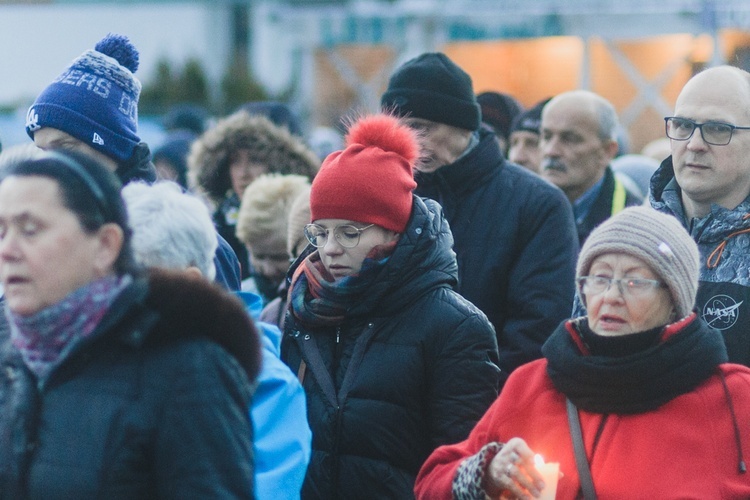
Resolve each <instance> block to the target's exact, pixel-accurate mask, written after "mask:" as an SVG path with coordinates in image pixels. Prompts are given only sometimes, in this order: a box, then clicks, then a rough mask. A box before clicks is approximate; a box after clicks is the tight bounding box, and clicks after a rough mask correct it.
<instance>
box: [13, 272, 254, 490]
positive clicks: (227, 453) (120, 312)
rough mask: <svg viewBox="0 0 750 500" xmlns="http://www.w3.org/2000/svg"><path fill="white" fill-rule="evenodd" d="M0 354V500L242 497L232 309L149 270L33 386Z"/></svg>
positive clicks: (241, 412) (247, 443)
mask: <svg viewBox="0 0 750 500" xmlns="http://www.w3.org/2000/svg"><path fill="white" fill-rule="evenodd" d="M4 340H5V342H3V343H2V345H0V499H3V500H5V499H8V500H10V499H13V500H23V499H27V498H28V499H37V498H39V499H42V498H44V499H70V498H76V499H101V498H107V499H131V498H175V499H178V498H180V499H181V498H232V499H234V498H248V499H250V498H252V492H253V464H252V427H251V425H250V419H249V416H248V412H247V407H248V405H249V399H250V396H251V394H252V386H251V385H250V383H249V382H248V381H249V380H250V381H252V380H254V379H255V376H256V375H257V373H258V371H259V368H260V348H259V340H258V336H257V333H256V331H255V329H254V327H253V324H252V321H251V320H250V319H249V318H248V316H247V314H246V313H245V311H244V309H243V307H242V304H241V303H240V302H239V301H238V300H237V299H235V298H234V297H231V296H230V295H229V294H228V293H225V292H220V291H219V289H218V288H217V287H216V286H215V285H213V284H210V283H208V282H204V281H202V280H200V281H199V280H195V279H190V278H186V277H184V276H178V275H176V274H175V273H169V272H165V271H154V272H152V274H151V275H150V278H146V277H142V278H137V279H136V280H135V281H134V282H133V283H132V284H131V285H129V286H128V287H127V288H126V289H125V290H123V292H122V293H121V294H120V295H119V296H118V298H117V299H116V300H115V302H114V303H113V304H112V306H111V307H110V309H109V310H108V311H107V313H106V314H105V316H104V318H103V319H102V321H101V323H100V324H99V326H98V327H97V329H96V330H95V331H94V332H93V333H92V334H91V335H90V336H89V337H87V338H86V339H85V340H82V341H81V342H80V343H79V344H77V345H76V346H75V347H74V348H73V350H72V351H71V352H70V354H69V355H68V356H67V357H66V358H65V359H64V360H63V361H62V363H61V364H59V365H58V366H57V367H56V368H55V369H54V370H53V371H52V372H51V373H50V376H49V378H48V379H46V380H45V382H44V384H38V383H37V381H36V379H35V377H34V375H33V374H32V373H31V372H30V371H29V370H28V369H27V368H26V366H25V364H24V363H23V361H22V359H21V357H20V355H19V353H18V351H17V350H16V349H15V348H14V347H13V346H12V345H11V343H10V342H9V341H8V337H7V336H6V337H5V339H4Z"/></svg>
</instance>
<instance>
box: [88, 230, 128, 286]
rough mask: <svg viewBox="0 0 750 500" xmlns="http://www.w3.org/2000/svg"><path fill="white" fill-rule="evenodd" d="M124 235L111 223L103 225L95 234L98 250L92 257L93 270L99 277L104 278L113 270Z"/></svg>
mask: <svg viewBox="0 0 750 500" xmlns="http://www.w3.org/2000/svg"><path fill="white" fill-rule="evenodd" d="M124 241H125V234H124V233H123V231H122V228H121V227H120V226H118V225H117V224H114V223H112V222H110V223H107V224H104V225H103V226H102V227H100V228H99V230H98V232H97V242H98V248H97V252H96V256H95V257H94V268H95V269H96V270H97V271H98V273H99V275H100V276H106V275H107V274H109V273H110V272H112V270H113V269H114V265H115V262H117V258H118V257H119V256H120V252H121V251H122V245H123V243H124Z"/></svg>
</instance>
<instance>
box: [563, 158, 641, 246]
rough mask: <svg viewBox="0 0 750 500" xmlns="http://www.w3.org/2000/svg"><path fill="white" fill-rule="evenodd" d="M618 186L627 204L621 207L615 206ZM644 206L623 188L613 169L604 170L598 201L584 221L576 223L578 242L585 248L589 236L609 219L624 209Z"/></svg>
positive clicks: (637, 198)
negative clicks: (617, 185)
mask: <svg viewBox="0 0 750 500" xmlns="http://www.w3.org/2000/svg"><path fill="white" fill-rule="evenodd" d="M616 184H619V187H620V189H623V190H624V191H625V203H624V205H621V206H615V203H614V197H615V186H616ZM642 204H643V199H642V198H641V197H640V196H638V195H637V194H635V193H633V192H631V191H629V190H628V189H627V188H626V187H625V186H623V185H622V183H621V181H619V180H618V179H617V178H616V177H615V174H614V172H613V171H612V168H610V167H607V168H606V169H605V170H604V181H603V182H602V188H601V190H600V191H599V195H598V196H597V197H596V200H594V204H593V205H592V206H591V209H590V210H589V211H588V213H587V214H586V215H585V216H584V217H583V219H582V220H580V221H576V228H577V230H578V241H579V243H580V245H581V246H583V242H584V241H586V238H588V237H589V234H591V231H593V230H594V229H595V228H596V226H598V225H599V224H601V223H602V222H604V221H605V220H607V219H609V218H610V217H612V216H613V215H615V214H616V213H617V212H619V211H621V210H622V209H623V208H625V207H632V206H635V205H642Z"/></svg>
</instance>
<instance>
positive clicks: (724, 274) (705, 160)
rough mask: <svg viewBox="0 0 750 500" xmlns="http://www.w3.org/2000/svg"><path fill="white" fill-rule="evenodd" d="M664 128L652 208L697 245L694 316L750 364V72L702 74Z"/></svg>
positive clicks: (723, 69) (724, 69) (737, 359)
mask: <svg viewBox="0 0 750 500" xmlns="http://www.w3.org/2000/svg"><path fill="white" fill-rule="evenodd" d="M665 127H666V135H667V137H668V138H669V139H670V142H671V148H672V156H670V157H669V158H667V159H666V160H664V161H663V162H662V164H661V166H660V167H659V169H658V170H657V171H656V172H655V173H654V176H653V177H652V178H651V195H650V202H651V206H653V207H654V208H655V209H657V210H659V211H661V212H665V213H669V214H672V215H674V216H675V217H677V219H679V220H680V221H681V222H682V224H683V225H684V226H685V228H687V230H688V231H689V232H690V234H691V236H692V237H693V239H694V240H695V241H696V243H697V244H698V248H699V249H700V253H701V260H702V266H701V275H700V284H699V287H698V296H697V299H696V306H697V312H698V314H699V315H701V316H702V317H703V319H704V320H705V321H706V323H708V324H709V325H710V326H712V327H714V328H716V329H718V330H720V331H721V332H722V334H723V335H724V340H725V343H726V345H727V351H728V353H729V360H730V361H731V362H734V363H741V364H744V365H747V366H750V73H747V72H746V71H743V70H741V69H738V68H734V67H730V66H719V67H715V68H711V69H707V70H705V71H703V72H701V73H698V74H697V75H695V76H694V77H693V78H691V79H690V80H689V81H688V82H687V83H686V84H685V86H684V87H683V89H682V91H681V92H680V94H679V96H678V98H677V102H676V105H675V110H674V116H670V117H667V118H665Z"/></svg>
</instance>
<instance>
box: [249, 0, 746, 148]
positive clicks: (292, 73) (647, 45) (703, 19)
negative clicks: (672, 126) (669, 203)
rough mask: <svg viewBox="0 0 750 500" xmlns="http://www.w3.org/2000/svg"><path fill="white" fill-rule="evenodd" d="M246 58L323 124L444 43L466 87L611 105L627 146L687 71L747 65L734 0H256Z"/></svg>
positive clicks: (647, 127)
mask: <svg viewBox="0 0 750 500" xmlns="http://www.w3.org/2000/svg"><path fill="white" fill-rule="evenodd" d="M253 6H254V9H253V10H254V13H253V26H254V29H252V30H251V31H252V33H253V41H252V48H253V51H252V54H253V58H254V62H253V67H254V68H256V70H257V75H258V76H259V78H261V79H262V80H263V81H265V82H267V84H268V85H270V86H271V87H275V88H279V89H281V88H293V89H294V91H295V95H296V98H297V99H299V100H301V101H303V102H305V103H309V114H310V116H309V120H310V121H311V122H313V123H316V124H321V125H329V126H330V125H335V124H336V120H337V119H338V117H339V115H340V114H342V113H346V112H347V111H348V110H349V109H351V108H352V107H353V108H355V109H375V108H377V105H378V102H379V97H380V94H381V92H382V90H383V89H384V88H385V86H386V84H387V79H388V76H389V75H390V73H391V72H392V70H393V69H394V68H395V67H396V66H398V65H399V64H401V63H402V62H404V61H405V60H407V59H409V58H411V57H413V56H415V55H417V54H419V53H421V52H424V51H431V50H440V51H443V52H445V53H447V54H448V55H449V56H450V57H451V58H452V59H454V60H455V61H456V62H457V63H458V64H459V65H461V66H462V67H463V68H464V69H466V70H467V71H468V72H469V73H470V74H471V76H472V78H473V80H474V85H475V91H477V92H482V91H485V90H497V91H502V92H507V93H510V94H512V95H514V96H516V97H518V98H519V99H520V100H521V101H522V102H523V103H524V104H525V105H532V104H533V103H535V102H537V101H538V100H540V99H542V98H545V97H548V96H551V95H554V94H557V93H560V92H563V91H567V90H572V89H575V88H585V89H590V90H593V91H595V92H598V93H600V94H602V95H603V96H604V97H606V98H607V99H609V100H610V101H611V102H612V103H614V104H615V106H616V107H617V109H618V112H619V114H620V117H621V119H622V122H623V124H624V125H625V127H626V128H627V129H628V131H629V133H630V136H631V145H632V148H633V149H634V150H639V149H640V147H642V146H643V145H644V144H646V143H647V142H649V141H650V140H652V139H653V138H655V137H660V136H662V135H663V120H662V118H663V117H664V116H666V115H669V114H670V113H671V111H672V108H673V104H674V100H675V99H676V97H677V94H678V92H679V90H680V89H681V87H682V85H683V84H684V82H685V81H687V79H688V78H689V77H690V76H691V75H692V74H694V73H695V72H696V71H698V70H700V69H702V68H704V67H706V66H708V65H715V64H721V63H730V64H735V65H738V66H741V67H744V68H745V69H750V2H747V1H746V0H723V1H721V2H718V1H713V0H702V1H701V0H682V1H677V0H661V1H656V2H655V1H653V0H628V1H623V0H616V1H615V0H596V1H595V0H577V1H576V0H532V1H530V0H392V1H375V0H349V1H346V0H341V1H325V0H289V1H286V2H284V1H279V0H256V1H254V2H253Z"/></svg>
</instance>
